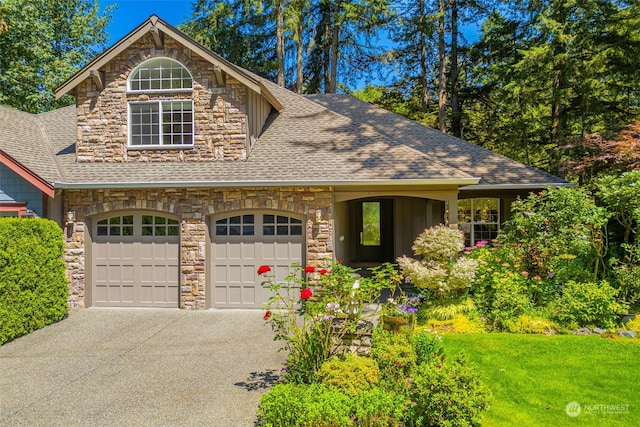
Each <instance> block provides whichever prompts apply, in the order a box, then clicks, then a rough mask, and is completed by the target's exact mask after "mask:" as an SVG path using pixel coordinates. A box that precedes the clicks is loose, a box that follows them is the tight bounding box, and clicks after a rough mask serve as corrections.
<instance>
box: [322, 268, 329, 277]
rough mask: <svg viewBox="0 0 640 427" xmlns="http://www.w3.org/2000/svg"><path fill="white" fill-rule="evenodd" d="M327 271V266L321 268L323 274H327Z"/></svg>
mask: <svg viewBox="0 0 640 427" xmlns="http://www.w3.org/2000/svg"><path fill="white" fill-rule="evenodd" d="M327 273H328V271H327V269H326V268H323V269H322V270H320V274H322V275H323V276H324V275H325V274H327Z"/></svg>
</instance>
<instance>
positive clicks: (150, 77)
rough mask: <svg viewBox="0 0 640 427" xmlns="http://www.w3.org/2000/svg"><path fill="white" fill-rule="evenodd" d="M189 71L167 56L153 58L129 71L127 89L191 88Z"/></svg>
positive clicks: (135, 90)
mask: <svg viewBox="0 0 640 427" xmlns="http://www.w3.org/2000/svg"><path fill="white" fill-rule="evenodd" d="M192 88H193V80H192V78H191V74H190V73H189V71H188V70H187V69H186V68H185V67H184V66H183V65H182V64H180V63H179V62H177V61H174V60H173V59H169V58H153V59H149V60H148V61H145V62H143V63H142V64H140V65H139V66H138V67H137V68H136V69H135V70H133V71H132V72H131V76H130V77H129V91H131V92H142V91H155V90H159V91H165V90H168V91H175V90H181V89H192Z"/></svg>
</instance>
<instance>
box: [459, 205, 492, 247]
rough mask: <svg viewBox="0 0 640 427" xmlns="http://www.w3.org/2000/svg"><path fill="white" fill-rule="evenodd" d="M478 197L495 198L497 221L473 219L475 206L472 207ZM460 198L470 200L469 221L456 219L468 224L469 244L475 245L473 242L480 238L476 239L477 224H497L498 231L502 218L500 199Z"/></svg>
mask: <svg viewBox="0 0 640 427" xmlns="http://www.w3.org/2000/svg"><path fill="white" fill-rule="evenodd" d="M480 199H493V200H496V201H497V202H498V221H497V222H484V221H476V220H475V207H474V201H475V200H480ZM460 200H469V201H470V202H471V221H470V222H463V221H459V220H458V224H469V226H470V227H469V242H470V245H471V246H475V244H476V243H477V242H478V241H480V240H482V239H480V240H477V239H476V233H475V229H474V227H475V225H477V224H489V225H494V224H495V225H497V228H498V232H499V231H500V228H501V227H500V224H501V218H502V206H501V199H500V198H498V197H473V198H469V199H460Z"/></svg>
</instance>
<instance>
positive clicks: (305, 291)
mask: <svg viewBox="0 0 640 427" xmlns="http://www.w3.org/2000/svg"><path fill="white" fill-rule="evenodd" d="M311 295H313V292H311V289H309V288H304V289H303V290H301V291H300V298H302V299H303V300H305V301H306V300H308V299H309V298H311Z"/></svg>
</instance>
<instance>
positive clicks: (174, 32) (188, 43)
mask: <svg viewBox="0 0 640 427" xmlns="http://www.w3.org/2000/svg"><path fill="white" fill-rule="evenodd" d="M147 33H151V34H152V36H153V38H154V43H155V44H156V48H157V47H158V46H162V45H163V44H164V34H167V35H168V36H169V37H171V38H172V39H174V40H176V41H177V42H179V43H181V44H182V45H183V46H185V47H187V48H188V49H190V50H191V51H193V52H194V53H196V54H198V55H200V56H201V57H202V58H204V59H205V60H207V61H209V62H210V63H211V64H213V65H214V66H215V67H216V69H219V70H220V73H219V76H218V73H216V78H217V79H218V78H219V79H220V81H224V79H223V74H224V73H226V74H228V75H230V76H232V77H233V78H234V79H236V80H238V81H239V82H240V83H242V84H243V85H245V86H247V87H248V88H249V89H251V90H252V91H254V92H256V93H258V94H261V95H264V96H265V98H267V100H268V101H269V103H271V104H272V105H273V106H274V107H275V108H276V109H278V110H281V109H282V105H281V104H280V103H279V102H277V100H276V99H275V97H274V96H273V95H272V94H271V93H270V92H269V91H268V90H267V89H266V88H265V87H264V86H263V85H262V84H261V83H260V81H259V79H258V78H257V76H255V75H253V74H252V73H250V72H248V71H247V70H244V69H242V68H240V67H237V66H236V65H234V64H232V63H231V62H229V61H227V60H226V59H224V58H222V57H221V56H219V55H218V54H216V53H214V52H212V51H211V50H209V49H207V48H206V47H204V46H202V45H201V44H199V43H198V42H196V41H195V40H193V39H192V38H190V37H188V36H186V35H185V34H184V33H182V32H181V31H179V30H178V29H177V28H175V27H173V26H171V25H169V24H168V23H166V22H165V21H163V20H162V19H160V18H159V17H158V16H156V15H151V16H150V17H149V19H147V20H146V21H145V22H143V23H142V24H140V25H139V26H138V27H137V28H136V29H134V30H133V31H131V32H130V33H129V34H127V35H126V36H124V37H123V38H122V39H120V40H119V41H118V42H117V43H116V44H114V45H113V46H111V47H110V48H109V49H107V50H106V51H104V53H102V54H101V55H100V56H98V57H97V58H96V59H94V60H93V61H91V62H90V63H89V64H88V65H87V66H85V67H84V68H83V69H81V70H80V71H78V72H77V73H76V74H74V75H73V76H72V77H70V78H69V79H67V80H66V81H65V82H64V83H62V84H61V85H60V86H59V87H58V88H57V89H56V91H55V96H56V99H59V98H61V97H62V96H63V95H65V94H68V93H69V92H72V91H73V90H74V89H75V88H76V87H77V86H78V85H79V84H80V83H82V82H83V81H85V80H86V79H87V78H89V77H92V78H93V76H94V72H95V71H96V70H100V69H102V68H103V67H105V66H106V65H107V64H108V63H109V62H110V61H111V60H113V59H114V58H115V57H116V56H118V55H119V54H121V53H122V52H123V51H124V50H126V49H127V48H128V47H129V46H131V45H132V44H133V43H135V42H136V41H137V40H139V39H140V38H141V37H143V36H144V35H146V34H147ZM276 104H277V105H276Z"/></svg>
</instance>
